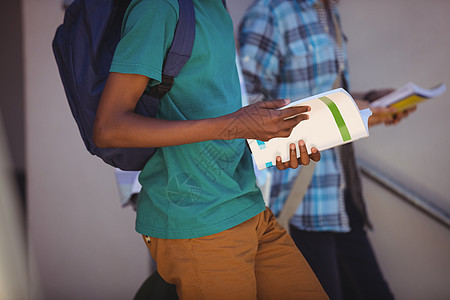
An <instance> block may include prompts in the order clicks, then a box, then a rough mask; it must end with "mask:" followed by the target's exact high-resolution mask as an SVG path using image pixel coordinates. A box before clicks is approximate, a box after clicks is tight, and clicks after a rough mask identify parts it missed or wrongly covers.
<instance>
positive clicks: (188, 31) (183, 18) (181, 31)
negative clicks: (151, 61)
mask: <svg viewBox="0 0 450 300" xmlns="http://www.w3.org/2000/svg"><path fill="white" fill-rule="evenodd" d="M178 6H179V17H178V23H177V26H176V28H175V34H174V37H173V41H172V45H171V46H170V48H169V52H168V53H167V58H166V61H165V62H164V67H163V75H162V78H161V83H160V84H159V85H157V86H155V87H154V88H153V89H152V90H151V91H150V95H151V96H153V97H156V98H159V99H161V98H162V97H163V96H164V95H165V94H166V93H167V92H168V91H169V90H170V89H171V88H172V85H173V81H174V78H175V77H177V75H178V74H179V73H180V71H181V69H182V68H183V66H184V65H185V64H186V62H187V61H188V60H189V58H190V57H191V53H192V47H193V46H194V39H195V11H194V4H193V3H192V0H179V1H178Z"/></svg>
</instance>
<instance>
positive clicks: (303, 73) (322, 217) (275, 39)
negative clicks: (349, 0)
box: [239, 0, 350, 232]
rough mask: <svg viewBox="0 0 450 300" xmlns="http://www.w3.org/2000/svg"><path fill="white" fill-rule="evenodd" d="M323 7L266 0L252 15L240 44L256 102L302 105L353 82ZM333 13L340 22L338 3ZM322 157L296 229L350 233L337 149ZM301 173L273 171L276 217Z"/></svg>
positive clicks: (312, 0)
mask: <svg viewBox="0 0 450 300" xmlns="http://www.w3.org/2000/svg"><path fill="white" fill-rule="evenodd" d="M321 5H322V2H321V1H318V0H298V1H295V0H260V1H256V2H254V3H253V4H252V6H251V7H250V8H249V10H248V11H247V12H246V14H245V16H244V18H243V22H242V24H241V29H240V36H239V43H240V55H241V64H242V70H243V73H244V77H245V82H246V88H247V91H248V93H249V101H250V102H251V103H252V102H255V101H258V100H270V99H280V98H290V99H292V100H297V99H301V98H305V97H308V96H311V95H314V94H318V93H321V92H324V91H327V90H330V89H332V88H333V83H334V82H335V81H336V79H337V78H338V76H339V74H342V76H343V77H344V78H345V81H346V82H348V72H347V70H348V67H347V57H346V49H345V43H343V45H342V48H341V49H342V51H341V52H340V53H339V52H337V51H336V47H338V46H337V43H336V40H335V39H334V37H333V34H334V33H335V32H336V31H334V30H333V28H330V27H332V26H328V27H327V25H330V20H329V19H325V20H327V21H325V22H324V20H323V19H322V20H321V18H320V17H321V16H320V14H319V8H320V7H321ZM331 10H332V12H333V14H334V15H335V16H336V17H338V15H337V10H336V7H335V6H334V3H332V5H331ZM322 12H323V11H322ZM323 16H324V15H322V17H323ZM325 18H326V15H325ZM339 55H341V59H340V60H339ZM339 61H341V62H342V61H343V62H344V63H343V64H342V63H341V64H340V63H339ZM321 154H322V158H321V160H320V161H319V162H318V163H317V165H316V169H315V171H314V175H313V178H312V181H311V183H310V186H309V188H308V191H307V192H306V194H305V197H304V199H303V201H302V203H301V204H300V206H299V208H298V210H297V211H296V213H295V216H294V217H293V218H292V219H291V224H292V225H294V226H296V227H297V228H299V229H301V230H309V231H336V232H346V231H349V230H350V227H349V221H348V217H347V214H346V212H345V205H344V197H343V196H344V195H343V193H344V189H345V182H344V176H343V170H342V167H341V164H340V159H339V155H338V153H337V151H335V150H334V149H331V150H325V151H321ZM298 171H299V169H288V170H285V171H279V170H277V169H276V168H270V172H272V189H271V199H270V208H271V209H272V210H273V211H274V213H275V214H277V213H279V211H280V209H281V208H282V206H283V204H284V202H285V201H286V199H287V196H288V195H289V192H290V189H291V187H292V185H293V183H294V181H295V178H296V177H297V174H298Z"/></svg>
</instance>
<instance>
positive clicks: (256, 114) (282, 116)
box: [229, 99, 311, 141]
mask: <svg viewBox="0 0 450 300" xmlns="http://www.w3.org/2000/svg"><path fill="white" fill-rule="evenodd" d="M288 103H289V99H280V100H272V101H260V102H257V103H255V104H251V105H248V106H246V107H243V108H241V109H240V110H238V111H236V112H234V113H232V114H231V115H229V116H231V117H232V119H233V120H232V124H233V126H232V127H231V128H232V129H233V130H234V131H235V132H236V133H237V136H235V137H234V138H245V139H258V140H261V141H268V140H270V139H272V138H275V137H288V136H289V135H290V134H291V132H292V129H293V128H294V127H295V126H296V125H297V124H298V123H300V122H301V121H303V120H307V119H308V118H309V116H308V115H307V114H305V113H306V112H308V111H310V110H311V108H310V107H309V106H294V107H290V108H286V109H281V110H280V109H279V108H281V107H283V106H285V105H287V104H288Z"/></svg>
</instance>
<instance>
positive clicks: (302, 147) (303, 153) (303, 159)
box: [298, 140, 310, 165]
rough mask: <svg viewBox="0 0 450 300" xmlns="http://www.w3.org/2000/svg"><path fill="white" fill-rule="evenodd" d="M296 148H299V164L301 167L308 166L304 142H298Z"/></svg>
mask: <svg viewBox="0 0 450 300" xmlns="http://www.w3.org/2000/svg"><path fill="white" fill-rule="evenodd" d="M298 147H299V148H300V162H301V163H302V165H308V164H309V161H310V159H309V155H308V151H307V150H306V145H305V142H304V141H303V140H300V141H298Z"/></svg>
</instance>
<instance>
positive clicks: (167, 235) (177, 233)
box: [136, 201, 266, 239]
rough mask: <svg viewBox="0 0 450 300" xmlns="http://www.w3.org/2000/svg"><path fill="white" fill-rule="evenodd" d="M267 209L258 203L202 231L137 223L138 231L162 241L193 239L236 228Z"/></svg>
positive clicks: (261, 203) (262, 203)
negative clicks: (155, 226) (171, 228)
mask: <svg viewBox="0 0 450 300" xmlns="http://www.w3.org/2000/svg"><path fill="white" fill-rule="evenodd" d="M265 209H266V207H265V204H264V202H262V201H261V202H260V203H257V204H255V205H253V206H251V207H250V208H248V209H246V210H245V211H243V212H241V213H239V214H238V215H236V216H234V217H232V218H229V219H227V220H226V221H224V222H221V223H219V224H214V225H213V226H209V228H201V229H186V230H178V229H175V230H167V229H160V228H154V227H151V226H147V225H145V224H142V223H139V222H138V221H136V231H137V232H138V233H140V234H143V235H148V236H150V237H155V238H160V239H193V238H199V237H204V236H208V235H212V234H216V233H219V232H222V231H225V230H227V229H230V228H232V227H234V226H237V225H239V224H241V223H243V222H245V221H247V220H249V219H251V218H253V217H254V216H256V215H258V214H259V213H261V212H263V211H264V210H265Z"/></svg>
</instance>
